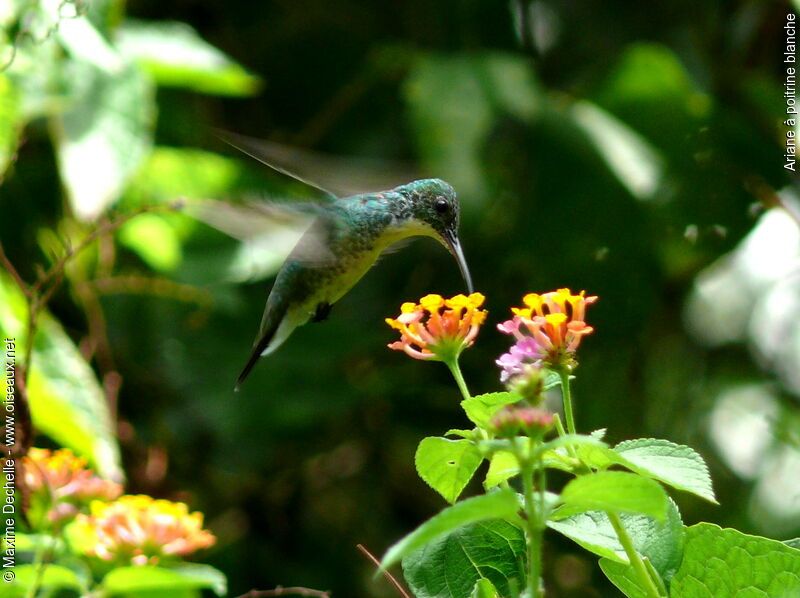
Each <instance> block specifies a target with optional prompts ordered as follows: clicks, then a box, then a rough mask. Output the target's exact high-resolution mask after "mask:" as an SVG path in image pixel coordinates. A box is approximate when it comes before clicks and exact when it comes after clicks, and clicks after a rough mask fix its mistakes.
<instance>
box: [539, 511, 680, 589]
mask: <svg viewBox="0 0 800 598" xmlns="http://www.w3.org/2000/svg"><path fill="white" fill-rule="evenodd" d="M620 519H621V520H622V524H623V526H624V527H625V530H626V531H627V532H628V535H629V536H630V537H631V540H632V541H633V545H634V548H636V551H637V552H639V554H641V555H642V556H645V557H647V558H648V559H649V560H650V562H651V563H652V565H653V567H654V568H655V569H656V571H658V573H659V575H661V577H662V579H664V580H665V581H667V582H669V580H670V579H671V578H672V576H673V575H674V574H675V571H676V570H677V569H678V566H679V565H680V562H681V557H682V554H683V535H684V533H683V523H682V522H681V515H680V512H679V511H678V507H677V505H676V504H675V503H674V502H673V501H672V500H670V501H669V507H668V509H667V516H666V518H665V520H664V521H663V522H662V523H659V522H657V521H656V520H655V519H653V518H652V517H648V516H646V515H639V514H633V513H621V514H620ZM547 525H548V527H550V528H551V529H554V530H556V531H558V532H559V533H561V534H564V535H565V536H567V537H568V538H570V539H571V540H573V541H574V542H576V543H578V544H580V545H581V546H582V547H583V548H585V549H586V550H588V551H590V552H593V553H594V554H596V555H598V556H601V557H604V558H605V559H607V560H611V561H614V562H616V563H619V564H622V565H624V566H626V567H627V565H628V557H627V555H626V554H625V551H624V549H623V548H622V545H621V544H620V542H619V539H618V538H617V534H616V532H615V531H614V528H613V527H612V525H611V522H610V521H609V520H608V516H607V515H606V514H605V513H603V512H600V511H588V512H586V513H581V514H579V515H573V516H571V517H568V518H565V519H561V518H560V517H559V513H558V511H556V513H554V514H553V515H552V519H551V520H550V521H548V522H547ZM612 581H615V580H614V579H612Z"/></svg>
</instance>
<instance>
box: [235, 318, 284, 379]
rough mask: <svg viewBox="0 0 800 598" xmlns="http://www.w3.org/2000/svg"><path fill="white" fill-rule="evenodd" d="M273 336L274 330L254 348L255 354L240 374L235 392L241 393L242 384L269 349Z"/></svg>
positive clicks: (263, 337) (252, 354)
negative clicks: (265, 350)
mask: <svg viewBox="0 0 800 598" xmlns="http://www.w3.org/2000/svg"><path fill="white" fill-rule="evenodd" d="M273 336H275V329H274V328H273V329H272V330H271V331H270V332H268V333H267V334H265V335H263V336H262V337H261V338H260V339H259V341H258V343H256V345H255V347H253V352H252V353H251V354H250V359H248V360H247V363H246V364H245V366H244V369H242V373H241V374H239V377H238V378H237V379H236V386H234V387H233V390H234V392H239V388H241V386H242V382H244V380H245V378H247V376H248V375H249V374H250V370H252V369H253V366H254V365H255V364H256V362H257V361H258V358H259V357H261V354H262V353H263V352H264V349H266V348H267V346H268V345H269V343H270V341H271V340H272V337H273Z"/></svg>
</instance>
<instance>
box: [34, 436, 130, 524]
mask: <svg viewBox="0 0 800 598" xmlns="http://www.w3.org/2000/svg"><path fill="white" fill-rule="evenodd" d="M22 467H23V471H24V474H23V479H24V482H25V488H27V489H28V491H29V492H30V500H31V505H32V506H33V508H34V509H38V510H39V513H37V514H36V516H37V517H38V516H40V515H45V516H46V519H47V521H46V522H41V523H42V524H44V525H46V526H47V525H55V524H61V523H64V522H66V521H69V520H70V519H72V518H74V517H75V515H77V514H78V512H79V511H81V510H83V509H86V508H87V507H88V505H89V503H90V502H91V501H93V500H107V501H108V500H114V499H115V498H117V497H118V496H119V495H121V494H122V486H121V485H120V484H117V483H116V482H112V481H110V480H105V479H103V478H101V477H99V476H98V475H97V474H96V473H95V472H93V471H92V470H91V469H88V467H87V461H86V459H84V458H83V457H78V456H76V455H75V454H74V453H73V452H72V451H71V450H69V449H59V450H56V451H51V450H48V449H43V448H36V447H33V448H31V449H30V450H29V451H28V454H27V455H26V456H25V457H23V459H22ZM36 523H39V522H36Z"/></svg>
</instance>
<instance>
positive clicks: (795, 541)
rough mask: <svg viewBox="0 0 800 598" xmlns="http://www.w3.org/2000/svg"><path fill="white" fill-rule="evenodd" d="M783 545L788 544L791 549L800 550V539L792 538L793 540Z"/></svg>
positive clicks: (785, 541)
mask: <svg viewBox="0 0 800 598" xmlns="http://www.w3.org/2000/svg"><path fill="white" fill-rule="evenodd" d="M783 543H784V544H786V546H789V547H791V548H797V549H798V550H800V538H792V539H791V540H784V541H783Z"/></svg>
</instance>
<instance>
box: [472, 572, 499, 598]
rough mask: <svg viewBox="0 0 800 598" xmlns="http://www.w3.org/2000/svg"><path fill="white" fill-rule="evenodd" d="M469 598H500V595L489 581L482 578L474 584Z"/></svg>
mask: <svg viewBox="0 0 800 598" xmlns="http://www.w3.org/2000/svg"><path fill="white" fill-rule="evenodd" d="M470 598H500V594H499V593H498V592H497V588H495V587H494V584H493V583H492V582H491V581H489V580H488V579H486V578H485V577H482V578H481V579H479V580H478V581H476V582H475V587H474V588H472V594H470Z"/></svg>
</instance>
